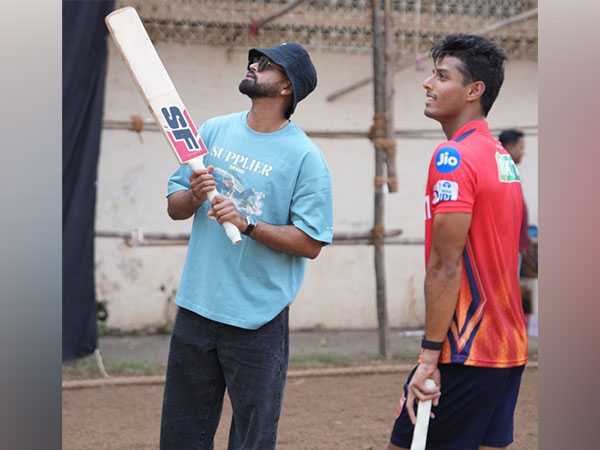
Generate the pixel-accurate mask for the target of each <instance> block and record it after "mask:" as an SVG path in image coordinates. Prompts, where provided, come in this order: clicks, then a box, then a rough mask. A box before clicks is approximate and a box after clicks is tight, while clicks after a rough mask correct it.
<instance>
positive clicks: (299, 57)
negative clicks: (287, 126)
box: [248, 42, 317, 115]
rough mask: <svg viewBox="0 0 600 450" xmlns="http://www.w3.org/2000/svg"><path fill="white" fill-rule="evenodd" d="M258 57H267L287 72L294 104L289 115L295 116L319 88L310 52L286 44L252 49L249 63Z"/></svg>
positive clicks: (292, 43) (292, 44) (291, 44)
mask: <svg viewBox="0 0 600 450" xmlns="http://www.w3.org/2000/svg"><path fill="white" fill-rule="evenodd" d="M257 55H265V56H266V57H267V58H269V59H270V60H271V61H273V62H274V63H275V64H277V65H278V66H281V67H282V68H283V70H284V71H285V74H286V75H287V77H288V79H289V80H290V82H291V83H292V95H293V98H292V104H291V106H290V110H289V113H290V115H292V114H293V112H294V110H295V109H296V105H297V104H298V103H299V102H300V101H301V100H302V99H303V98H305V97H306V96H307V95H308V94H310V93H311V92H312V91H314V90H315V88H316V87H317V71H316V70H315V66H313V63H312V61H311V60H310V56H309V55H308V52H307V51H306V50H305V49H304V47H302V46H301V45H300V44H297V43H295V42H289V43H288V42H284V43H283V44H280V45H277V46H275V47H271V48H252V49H250V51H249V52H248V61H252V60H253V59H254V58H255V57H256V56H257Z"/></svg>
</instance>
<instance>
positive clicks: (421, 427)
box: [410, 379, 435, 450]
mask: <svg viewBox="0 0 600 450" xmlns="http://www.w3.org/2000/svg"><path fill="white" fill-rule="evenodd" d="M425 387H426V388H427V389H435V382H434V381H433V380H432V379H427V380H426V381H425ZM430 415H431V400H427V401H425V402H419V406H418V407H417V423H416V424H415V429H414V432H413V438H412V443H411V445H410V450H425V445H426V444H427V429H428V428H429V416H430Z"/></svg>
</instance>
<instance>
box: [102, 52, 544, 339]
mask: <svg viewBox="0 0 600 450" xmlns="http://www.w3.org/2000/svg"><path fill="white" fill-rule="evenodd" d="M158 50H159V53H160V55H161V57H162V59H163V61H164V63H165V65H166V66H167V68H168V70H169V73H170V74H171V77H172V78H173V81H174V82H175V85H176V86H177V88H178V90H179V93H180V95H181V97H182V98H183V99H184V101H185V103H186V105H187V107H188V109H189V110H190V112H191V114H192V116H193V117H194V118H195V120H196V121H198V122H202V121H203V120H205V119H207V118H209V117H211V116H214V115H219V114H225V113H229V112H233V111H238V110H242V109H247V108H248V107H249V101H248V99H247V98H246V97H244V96H242V95H241V94H239V93H238V90H237V85H238V83H239V80H240V79H241V77H242V76H243V73H244V70H245V65H246V54H245V52H232V51H227V50H225V49H220V48H209V47H199V46H182V45H177V44H163V45H159V47H158ZM312 56H313V60H314V63H315V66H316V67H317V71H318V74H319V86H318V88H317V90H316V91H315V92H314V93H313V94H312V95H311V96H310V97H309V98H308V99H307V100H306V101H305V102H304V103H301V104H300V106H299V108H298V111H297V112H296V114H295V115H294V117H293V119H294V120H295V121H296V123H298V124H299V125H300V126H301V127H303V128H304V129H307V130H308V129H312V130H333V129H337V130H340V129H343V130H366V129H367V128H368V127H369V126H370V123H371V118H372V114H373V107H372V86H366V87H363V88H361V89H360V90H358V91H356V92H354V93H352V94H350V95H348V96H346V97H343V98H341V99H339V100H337V101H335V102H333V103H329V102H326V100H325V97H326V95H327V94H329V93H330V92H331V91H333V90H335V89H337V88H339V87H343V86H346V85H347V84H349V83H351V82H353V81H355V80H357V79H359V78H361V77H363V76H366V75H369V74H370V73H371V69H372V67H371V58H370V56H369V55H359V54H357V55H349V54H325V53H314V54H313V55H312ZM429 70H430V69H429V68H427V69H426V71H421V72H419V71H416V70H414V69H409V70H406V71H404V72H402V73H400V74H398V75H397V77H396V85H395V86H396V103H395V111H396V119H395V121H396V126H397V128H427V129H438V128H439V127H438V125H437V123H435V122H433V121H431V120H429V119H427V118H425V117H424V116H423V102H424V93H423V89H422V87H421V82H422V80H423V79H424V78H425V77H426V75H427V74H428V73H429ZM536 78H537V65H536V64H535V63H533V62H513V63H510V64H509V65H508V68H507V75H506V83H505V86H504V88H503V91H502V93H501V94H500V98H499V99H498V101H497V103H496V105H495V106H494V108H493V110H492V114H491V115H490V117H489V121H490V125H491V126H492V127H502V126H514V125H517V126H518V125H521V126H524V125H535V124H537V79H536ZM131 114H140V115H142V116H143V117H144V118H145V119H146V120H151V116H150V113H149V111H148V110H147V108H146V106H145V104H144V103H143V101H142V98H141V96H140V95H139V93H138V92H137V90H136V88H135V86H134V84H133V82H132V81H131V79H130V76H129V73H128V72H127V69H126V68H125V65H124V64H123V62H122V61H121V59H120V56H119V55H118V54H117V52H116V51H115V49H114V48H113V47H111V52H110V62H109V73H108V78H107V95H106V109H105V119H111V120H127V119H128V118H129V116H130V115H131ZM440 136H441V135H440ZM440 139H441V137H440ZM316 142H317V144H318V145H319V146H320V147H321V149H322V150H323V152H324V154H325V157H326V158H327V161H328V163H329V165H330V168H331V171H332V175H333V189H334V214H335V229H336V231H366V230H368V229H369V228H370V227H371V226H372V216H373V190H372V186H373V170H374V164H373V159H374V157H373V151H372V146H371V144H370V142H369V141H367V140H326V139H317V140H316ZM438 142H439V140H438V139H435V140H399V141H398V177H399V184H400V192H398V193H396V194H390V195H388V196H387V200H386V201H387V206H386V207H387V211H386V222H387V223H386V225H387V227H388V228H402V229H403V230H404V237H410V238H422V237H423V211H424V209H423V192H424V184H425V177H426V169H427V164H428V162H429V158H430V156H431V153H432V151H433V148H434V147H435V145H436V144H437V143H438ZM526 145H527V148H526V152H527V154H526V157H525V160H524V161H523V164H522V167H521V173H522V178H523V179H524V183H523V185H524V189H525V195H526V198H527V201H528V203H529V207H530V210H531V212H530V215H531V217H530V220H531V222H532V223H537V205H538V191H537V184H538V174H537V167H538V152H537V136H531V137H527V139H526ZM175 167H176V162H175V159H174V158H173V156H172V155H171V154H170V152H169V150H168V148H167V146H166V143H165V142H164V138H163V137H162V136H161V135H160V134H159V133H156V132H144V133H142V135H141V138H140V137H139V136H138V135H136V134H135V133H132V132H129V131H121V130H105V131H104V133H103V141H102V149H101V157H100V167H99V179H98V191H99V193H98V211H97V223H96V228H97V229H98V230H113V231H130V230H132V229H134V228H140V229H142V230H144V231H147V232H148V231H156V232H169V233H175V232H185V231H189V227H190V225H191V222H190V221H184V222H173V221H171V220H170V219H169V218H168V216H167V214H166V200H165V197H164V193H165V188H166V180H167V178H168V176H169V175H170V173H171V172H172V171H173V170H174V169H175ZM96 244H97V247H96V248H97V251H96V260H97V272H96V273H97V286H98V298H99V299H103V300H106V301H107V302H108V310H109V314H110V316H109V321H108V326H110V327H115V328H121V329H126V330H132V329H140V328H147V327H153V326H161V325H163V324H164V323H165V322H166V321H167V320H169V317H171V315H172V312H173V307H172V300H173V298H174V292H175V290H176V289H177V285H178V280H179V276H180V271H181V268H182V264H183V260H184V257H185V247H182V246H178V247H175V246H168V247H135V248H128V247H126V246H125V245H124V244H123V243H121V242H120V241H116V240H112V239H97V240H96ZM423 265H424V263H423V247H421V246H417V247H405V246H402V247H400V246H390V247H387V248H386V266H387V267H386V270H387V277H388V278H387V279H388V291H387V292H388V304H389V314H390V323H391V325H392V326H396V327H417V326H420V325H421V324H422V320H423V294H422V285H423V274H424V272H423ZM317 325H321V326H325V327H329V328H369V327H375V326H376V311H375V281H374V269H373V252H372V249H371V248H370V247H348V246H333V247H328V248H326V249H325V250H324V251H323V252H322V254H321V256H320V257H319V258H318V259H317V260H316V261H313V262H311V264H310V268H309V270H308V272H307V276H306V279H305V284H304V287H303V289H302V291H301V293H300V295H299V297H298V298H297V300H296V302H295V303H294V306H293V308H292V314H291V326H292V327H293V328H303V327H313V326H317Z"/></svg>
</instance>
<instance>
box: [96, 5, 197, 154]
mask: <svg viewBox="0 0 600 450" xmlns="http://www.w3.org/2000/svg"><path fill="white" fill-rule="evenodd" d="M106 25H107V27H108V29H109V31H110V33H111V35H112V37H113V40H114V41H115V43H116V45H117V47H118V49H119V51H120V52H121V54H122V56H123V59H124V60H125V62H126V64H127V66H128V67H129V70H130V72H131V75H132V77H133V79H134V81H135V82H136V84H137V86H138V88H139V90H140V91H141V93H142V95H143V96H144V98H145V99H146V102H147V103H148V106H149V107H150V111H151V112H152V114H153V115H154V118H155V120H156V121H157V123H158V124H159V126H160V127H161V130H162V131H163V134H164V135H165V137H166V138H167V141H168V143H169V145H170V147H171V149H172V150H173V152H174V153H175V156H176V157H177V159H178V160H179V162H180V163H182V164H183V163H186V162H188V161H189V160H191V159H193V158H197V157H199V156H203V155H205V154H206V153H208V151H207V149H206V146H205V145H204V143H203V142H202V140H201V139H199V138H198V135H197V133H196V128H195V126H194V122H193V120H192V118H191V117H190V114H189V112H188V111H187V109H186V107H185V105H184V104H183V101H182V100H181V97H179V94H178V93H177V90H176V89H175V85H174V84H173V81H172V80H171V77H170V76H169V74H168V73H167V70H166V69H165V66H164V64H163V63H162V61H161V59H160V57H159V56H158V53H157V52H156V49H155V48H154V45H153V44H152V41H151V40H150V37H149V36H148V33H147V32H146V29H145V28H144V25H143V24H142V21H141V19H140V17H139V15H138V13H137V11H136V10H135V9H134V8H132V7H125V8H121V9H118V10H116V11H113V12H112V13H110V14H109V15H108V16H106Z"/></svg>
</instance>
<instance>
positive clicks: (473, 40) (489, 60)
mask: <svg viewBox="0 0 600 450" xmlns="http://www.w3.org/2000/svg"><path fill="white" fill-rule="evenodd" d="M445 56H454V57H455V58H458V59H459V60H460V61H461V62H462V67H461V68H460V71H461V73H462V75H463V77H464V82H465V84H467V83H472V82H474V81H483V83H484V84H485V92H484V93H483V95H482V96H481V108H482V109H483V115H484V116H486V117H487V115H488V112H489V111H490V109H491V108H492V105H493V104H494V101H495V100H496V97H498V92H500V87H501V86H502V83H503V82H504V61H505V60H506V55H505V53H504V51H503V50H502V49H501V48H499V47H498V46H497V45H496V44H494V43H493V42H492V41H490V40H489V39H486V38H484V37H482V36H475V35H472V34H462V33H455V34H449V35H447V36H446V37H445V38H444V39H443V40H442V41H441V42H439V43H438V44H436V45H434V46H433V48H432V49H431V57H432V58H433V61H434V62H437V61H439V60H440V59H442V58H443V57H445Z"/></svg>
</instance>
